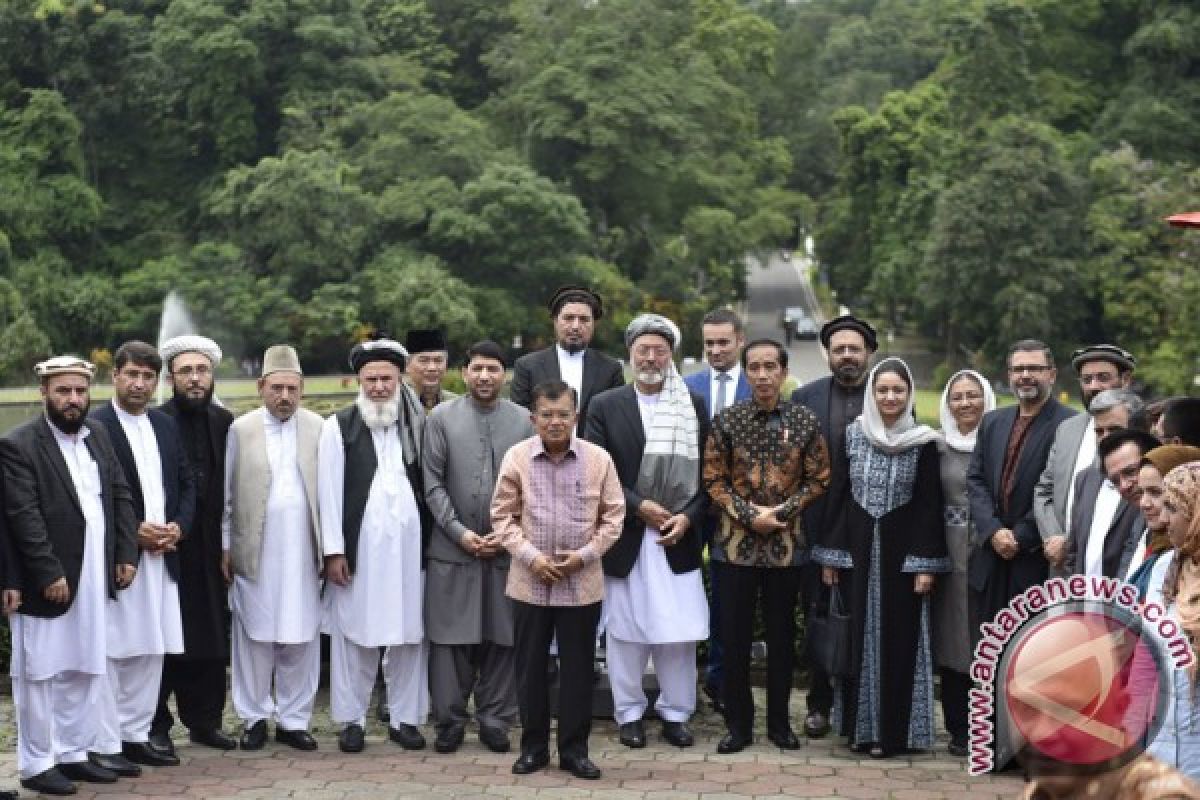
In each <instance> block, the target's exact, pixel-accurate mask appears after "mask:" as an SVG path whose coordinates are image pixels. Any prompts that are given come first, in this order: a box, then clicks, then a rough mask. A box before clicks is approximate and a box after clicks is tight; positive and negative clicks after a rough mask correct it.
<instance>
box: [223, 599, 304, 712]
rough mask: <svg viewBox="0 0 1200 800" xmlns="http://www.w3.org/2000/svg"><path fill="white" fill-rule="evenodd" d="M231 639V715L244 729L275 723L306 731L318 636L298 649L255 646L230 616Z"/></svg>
mask: <svg viewBox="0 0 1200 800" xmlns="http://www.w3.org/2000/svg"><path fill="white" fill-rule="evenodd" d="M232 639H233V654H232V658H233V665H232V669H233V677H232V683H233V688H232V691H231V694H232V695H233V710H234V712H235V713H236V714H237V715H238V716H239V717H241V719H242V721H243V722H245V723H246V727H249V726H251V725H253V724H254V723H256V722H258V721H259V720H264V719H274V720H275V722H276V724H278V725H279V727H281V728H283V729H284V730H286V731H306V730H308V723H309V721H310V720H311V719H312V711H313V703H314V702H315V701H316V699H317V684H318V683H320V680H321V637H320V635H317V636H315V637H313V640H312V641H311V642H301V643H299V644H278V643H276V642H258V641H255V640H254V639H251V638H250V636H249V635H248V634H247V633H246V628H245V627H244V626H243V625H242V622H241V619H240V618H239V617H238V616H237V615H236V614H234V616H233V636H232ZM272 684H274V689H275V692H274V696H272V693H271V688H272Z"/></svg>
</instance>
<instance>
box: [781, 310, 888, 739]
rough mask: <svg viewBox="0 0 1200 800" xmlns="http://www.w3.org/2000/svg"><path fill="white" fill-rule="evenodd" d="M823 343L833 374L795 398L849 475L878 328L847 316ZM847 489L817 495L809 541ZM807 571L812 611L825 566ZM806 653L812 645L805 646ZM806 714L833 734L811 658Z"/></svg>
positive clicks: (825, 691)
mask: <svg viewBox="0 0 1200 800" xmlns="http://www.w3.org/2000/svg"><path fill="white" fill-rule="evenodd" d="M820 338H821V345H822V346H823V347H824V348H825V355H826V357H827V358H828V360H829V373H830V374H829V375H827V376H825V377H824V378H819V379H817V380H815V381H812V382H811V383H808V384H805V385H804V386H801V387H800V388H799V389H797V390H796V391H794V392H792V402H793V403H799V404H800V405H803V406H807V407H808V408H810V409H812V411H813V413H815V414H816V415H817V419H818V420H819V421H820V423H821V435H822V436H824V437H825V440H826V441H827V442H828V444H829V463H830V473H831V474H832V475H844V474H846V426H847V425H849V424H850V423H851V422H853V421H854V420H856V419H857V418H858V416H859V415H860V414H862V410H863V394H864V393H865V392H866V387H867V373H868V370H867V367H868V366H869V365H870V362H871V356H872V355H874V354H875V351H876V350H877V349H878V347H879V339H878V337H877V336H876V333H875V329H874V328H873V327H871V324H870V323H868V322H867V321H866V320H863V319H859V318H858V317H856V316H854V315H853V314H844V315H842V316H840V317H835V318H833V319H831V320H829V321H828V322H826V323H825V324H824V325H823V326H822V327H821V334H820ZM848 487H849V483H848V482H845V481H843V482H839V483H837V484H831V485H830V487H829V489H830V491H829V492H828V493H826V494H824V495H822V496H821V497H818V498H817V499H816V500H815V501H814V502H813V504H812V505H810V506H809V507H808V509H807V510H805V512H804V529H805V530H806V531H807V532H808V535H809V537H810V541H812V540H813V539H814V538H815V537H816V536H817V535H818V534H820V533H821V532H823V531H828V530H829V529H830V528H831V527H832V526H833V525H834V524H835V521H836V517H837V514H838V511H839V510H840V509H841V508H842V507H843V504H844V502H845V500H846V498H845V497H834V496H833V495H834V494H835V493H836V492H841V491H843V490H845V489H847V488H848ZM800 569H801V572H802V573H803V577H802V582H801V593H802V595H803V602H804V608H805V613H807V614H813V613H815V612H816V610H817V608H818V607H819V606H822V605H824V603H825V602H827V596H828V590H826V589H824V588H823V586H822V584H821V568H820V566H819V565H818V564H816V563H815V562H810V563H807V564H805V565H804V566H803V567H801V568H800ZM805 651H806V653H807V651H808V648H805ZM808 675H809V681H808V686H809V689H808V698H807V703H808V713H807V715H806V716H805V718H804V732H805V734H807V735H808V736H809V737H810V738H814V739H816V738H820V737H822V736H824V735H825V734H826V733H828V732H829V728H830V724H829V723H830V718H831V712H832V710H833V684H832V682H831V681H830V678H829V675H827V674H826V672H825V670H824V669H822V668H821V667H820V666H818V665H817V664H816V663H815V662H813V661H812V660H811V659H809V660H808Z"/></svg>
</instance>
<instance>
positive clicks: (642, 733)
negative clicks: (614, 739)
mask: <svg viewBox="0 0 1200 800" xmlns="http://www.w3.org/2000/svg"><path fill="white" fill-rule="evenodd" d="M619 739H620V742H621V744H623V745H625V746H626V747H632V748H633V749H634V750H640V749H641V748H643V747H645V746H646V728H645V727H644V726H643V725H642V721H641V720H640V719H637V720H634V721H633V722H626V723H625V724H624V725H622V726H621V735H620V737H619Z"/></svg>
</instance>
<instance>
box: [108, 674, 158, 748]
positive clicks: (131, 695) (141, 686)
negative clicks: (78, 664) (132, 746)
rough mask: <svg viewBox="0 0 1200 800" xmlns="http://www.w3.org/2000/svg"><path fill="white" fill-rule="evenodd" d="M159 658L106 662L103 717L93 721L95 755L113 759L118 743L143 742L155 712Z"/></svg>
mask: <svg viewBox="0 0 1200 800" xmlns="http://www.w3.org/2000/svg"><path fill="white" fill-rule="evenodd" d="M162 666H163V657H162V656H161V655H157V656H130V657H129V658H110V659H109V660H108V687H107V691H105V692H104V696H103V698H102V699H103V703H104V713H102V714H101V715H100V718H99V719H98V720H96V725H97V728H98V731H97V739H96V747H95V751H96V752H97V753H105V754H107V755H115V754H117V753H120V752H121V743H122V742H145V741H146V740H147V739H149V738H150V723H151V722H153V721H154V711H155V709H157V708H158V686H159V684H160V683H162Z"/></svg>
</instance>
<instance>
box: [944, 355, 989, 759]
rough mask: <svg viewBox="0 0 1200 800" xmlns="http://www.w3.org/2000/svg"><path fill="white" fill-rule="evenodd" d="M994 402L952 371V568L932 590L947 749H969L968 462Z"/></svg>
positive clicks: (948, 511)
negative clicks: (947, 736)
mask: <svg viewBox="0 0 1200 800" xmlns="http://www.w3.org/2000/svg"><path fill="white" fill-rule="evenodd" d="M995 407H996V396H995V394H993V393H992V387H991V386H989V385H988V382H987V379H985V378H984V377H983V376H982V375H980V374H979V373H978V372H975V371H973V370H969V369H964V370H962V371H960V372H956V373H955V374H954V375H953V376H952V377H951V378H950V380H949V381H947V382H946V388H945V389H944V390H943V391H942V405H941V422H942V439H943V441H941V442H939V443H938V451H939V452H940V454H941V459H940V466H941V475H942V499H943V502H944V503H945V505H944V506H943V513H944V517H945V521H944V522H945V525H944V527H945V531H946V550H947V552H948V554H949V556H950V563H951V565H952V569H951V571H950V572H949V573H948V574H947V575H946V576H945V577H943V578H942V579H940V580H938V582H937V586H936V588H935V589H934V592H933V651H934V663H935V664H936V665H937V667H938V674H939V675H940V676H941V679H942V714H943V716H945V718H946V730H947V731H949V733H950V753H951V755H956V756H965V755H966V754H967V723H968V719H967V693H968V692H969V691H970V689H971V679H970V677H969V676H968V674H967V673H968V672H969V671H970V669H971V627H970V621H969V619H968V614H967V552H968V550H969V545H970V541H971V514H970V511H969V509H968V506H967V466H968V465H969V464H970V462H971V453H972V452H973V451H974V450H975V433H976V431H978V430H979V423H980V422H981V421H982V420H983V415H984V414H986V413H987V412H989V411H991V410H992V409H994V408H995Z"/></svg>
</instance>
